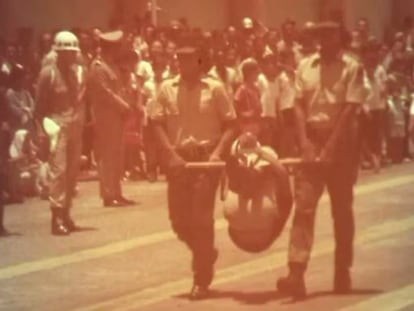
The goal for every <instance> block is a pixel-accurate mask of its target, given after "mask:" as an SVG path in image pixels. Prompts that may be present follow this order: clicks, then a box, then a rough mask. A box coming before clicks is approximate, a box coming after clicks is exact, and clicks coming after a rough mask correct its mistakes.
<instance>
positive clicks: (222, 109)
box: [150, 41, 235, 299]
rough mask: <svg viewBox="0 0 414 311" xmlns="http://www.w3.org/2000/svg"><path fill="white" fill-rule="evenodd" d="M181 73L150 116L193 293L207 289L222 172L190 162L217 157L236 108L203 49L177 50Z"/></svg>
mask: <svg viewBox="0 0 414 311" xmlns="http://www.w3.org/2000/svg"><path fill="white" fill-rule="evenodd" d="M177 53H178V61H179V66H180V75H179V76H178V77H176V78H173V79H169V80H166V81H165V82H164V83H163V84H162V86H161V89H160V92H159V96H158V100H157V102H156V103H155V104H154V108H153V111H151V112H150V117H151V119H152V121H153V122H154V127H155V133H156V135H157V136H158V138H159V140H160V144H161V147H162V148H163V154H165V155H167V159H166V160H167V167H168V169H167V171H168V172H167V181H168V209H169V216H170V221H171V225H172V228H173V230H174V231H175V233H176V234H177V236H178V238H179V239H180V240H182V241H183V242H184V243H185V244H186V245H187V246H188V247H189V249H190V250H191V252H192V270H193V287H192V289H191V292H190V298H191V299H201V298H204V297H206V296H207V295H208V288H209V286H210V284H211V282H212V280H213V273H214V263H215V261H216V259H217V255H218V253H217V250H216V249H215V246H214V205H215V204H214V203H215V194H216V190H217V186H218V182H219V176H220V172H219V171H217V170H215V171H214V170H212V171H209V170H195V171H192V170H186V169H185V168H184V165H185V163H186V162H188V161H190V162H194V161H195V162H197V161H217V160H219V159H220V157H221V156H222V154H223V150H224V149H225V147H226V146H227V145H228V143H229V142H230V140H231V139H232V138H233V136H234V133H233V130H232V127H231V126H230V125H229V124H230V123H231V122H232V121H233V120H234V118H235V111H234V108H233V106H232V104H231V102H230V101H229V98H228V96H227V94H226V91H225V89H224V86H223V85H222V84H221V83H220V82H219V81H217V80H215V79H212V78H208V77H204V76H203V74H202V72H203V70H204V67H203V66H204V64H203V61H202V58H201V56H202V55H203V54H202V53H200V49H198V48H197V47H195V46H194V45H193V44H192V43H191V42H190V41H189V42H187V43H185V44H183V46H182V47H181V48H180V49H179V50H178V51H177Z"/></svg>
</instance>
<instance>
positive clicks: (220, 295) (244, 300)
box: [176, 290, 286, 305]
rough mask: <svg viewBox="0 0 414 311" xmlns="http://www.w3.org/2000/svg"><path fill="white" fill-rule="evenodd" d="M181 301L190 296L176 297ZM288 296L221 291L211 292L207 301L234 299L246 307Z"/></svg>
mask: <svg viewBox="0 0 414 311" xmlns="http://www.w3.org/2000/svg"><path fill="white" fill-rule="evenodd" d="M176 297H177V298H181V299H189V295H188V294H182V295H178V296H176ZM285 298H286V295H283V294H281V293H278V292H277V291H276V290H272V291H262V292H239V291H219V290H211V292H210V294H209V296H208V297H207V298H206V299H205V300H213V299H215V300H218V299H233V300H235V301H237V302H239V303H241V304H246V305H263V304H267V303H269V302H272V301H276V300H280V299H285Z"/></svg>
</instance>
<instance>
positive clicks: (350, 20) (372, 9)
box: [344, 0, 414, 39]
mask: <svg viewBox="0 0 414 311" xmlns="http://www.w3.org/2000/svg"><path fill="white" fill-rule="evenodd" d="M394 1H396V0H346V1H344V5H345V16H346V23H347V26H348V28H349V29H352V28H353V27H354V25H355V24H356V22H357V20H358V19H359V18H361V17H366V18H367V19H368V20H369V22H370V25H371V30H372V33H373V34H374V35H376V36H377V37H379V38H381V39H382V38H383V35H384V33H385V31H386V29H388V28H389V27H391V24H392V19H393V2H394ZM397 1H398V0H397ZM411 3H412V4H413V7H414V1H411ZM408 12H410V11H408ZM411 12H413V11H411ZM411 12H410V13H411Z"/></svg>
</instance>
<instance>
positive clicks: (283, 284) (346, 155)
mask: <svg viewBox="0 0 414 311" xmlns="http://www.w3.org/2000/svg"><path fill="white" fill-rule="evenodd" d="M317 31H318V34H319V41H320V45H321V49H320V51H319V52H318V53H316V54H314V55H312V56H310V57H308V58H306V59H304V60H303V61H302V62H301V64H300V65H299V68H298V71H297V77H296V88H297V94H296V104H295V116H296V122H295V123H296V134H297V137H298V141H299V147H300V150H301V152H302V156H303V158H304V159H305V160H306V161H314V160H316V159H318V158H319V160H320V161H321V163H320V164H313V165H312V164H308V165H304V166H303V167H301V168H299V169H298V171H297V175H296V176H295V188H296V189H295V190H296V191H295V201H296V204H295V205H296V209H295V215H294V219H293V225H292V228H291V232H290V242H289V252H288V266H289V275H288V276H287V277H284V278H281V279H279V280H278V282H277V287H278V289H279V291H281V292H283V293H285V294H288V295H291V296H293V297H295V298H303V297H304V296H305V295H306V287H305V281H304V273H305V270H306V268H307V265H308V261H309V258H310V254H311V250H312V245H313V237H314V222H315V213H316V207H317V205H318V201H319V199H320V197H321V195H322V193H323V190H324V188H325V187H326V188H327V190H328V193H329V196H330V199H331V208H332V215H333V222H334V236H335V243H336V249H335V277H334V291H335V292H336V293H346V292H349V291H350V289H351V276H350V268H351V266H352V261H353V238H354V215H353V210H352V205H353V187H354V184H355V182H356V175H357V167H358V161H357V147H356V146H357V139H356V137H355V136H356V134H357V128H356V124H357V122H356V119H357V118H356V114H357V112H358V110H359V108H360V105H361V103H362V102H363V101H364V97H365V93H366V92H365V91H366V89H365V88H364V84H363V80H364V79H363V77H364V72H363V69H362V67H361V64H360V63H359V62H358V61H356V60H355V59H354V58H352V57H350V56H349V55H347V54H346V53H344V52H343V51H342V49H341V46H342V43H341V40H340V29H339V26H338V25H337V24H335V23H331V22H325V23H321V24H320V25H318V26H317Z"/></svg>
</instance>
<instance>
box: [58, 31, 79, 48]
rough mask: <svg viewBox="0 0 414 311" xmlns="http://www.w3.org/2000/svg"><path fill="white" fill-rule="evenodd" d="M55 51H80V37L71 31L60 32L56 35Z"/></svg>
mask: <svg viewBox="0 0 414 311" xmlns="http://www.w3.org/2000/svg"><path fill="white" fill-rule="evenodd" d="M54 49H55V51H80V48H79V40H78V38H77V37H76V36H75V35H74V34H73V33H71V32H69V31H61V32H58V33H57V34H56V36H55V43H54Z"/></svg>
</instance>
